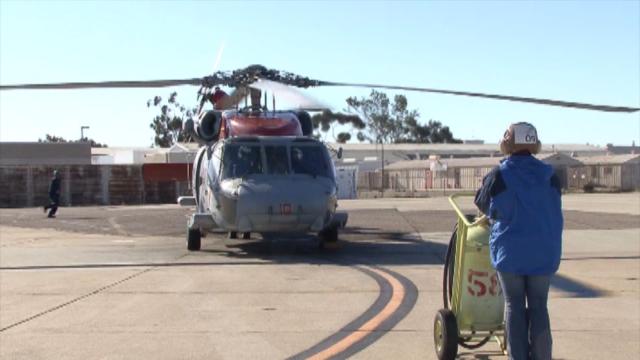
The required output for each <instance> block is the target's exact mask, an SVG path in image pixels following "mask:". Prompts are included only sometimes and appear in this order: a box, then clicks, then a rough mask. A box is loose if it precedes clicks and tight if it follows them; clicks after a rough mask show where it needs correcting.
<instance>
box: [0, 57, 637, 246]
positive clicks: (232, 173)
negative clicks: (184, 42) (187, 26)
mask: <svg viewBox="0 0 640 360" xmlns="http://www.w3.org/2000/svg"><path fill="white" fill-rule="evenodd" d="M177 85H195V86H200V90H199V91H198V98H199V106H198V114H199V115H198V117H197V119H198V120H197V121H195V122H194V121H186V122H185V123H184V130H185V131H187V132H188V133H190V134H192V136H193V137H194V139H195V140H196V141H197V142H198V143H200V144H201V145H202V147H201V148H200V149H199V150H198V152H197V155H196V157H195V160H194V164H193V165H194V166H193V174H192V185H193V186H192V188H193V196H189V197H181V198H179V199H178V203H179V204H181V205H183V206H195V212H194V213H193V214H192V215H191V216H190V218H189V220H188V224H187V248H188V249H189V250H191V251H197V250H200V248H201V238H202V236H204V235H206V234H207V233H208V232H210V231H213V230H214V229H220V230H223V231H225V232H228V236H229V238H232V239H234V238H237V237H238V234H242V237H243V238H244V239H248V238H250V236H251V233H263V234H264V233H309V232H311V233H317V234H318V235H319V238H320V240H321V241H320V244H328V243H334V242H335V241H337V239H338V230H339V229H340V228H342V227H344V226H345V225H346V223H347V221H348V215H347V214H346V213H343V212H338V211H337V205H338V204H337V199H336V190H337V188H336V180H335V168H334V165H333V161H332V158H331V154H330V152H329V150H328V149H327V147H326V146H325V145H324V144H323V143H322V142H320V141H318V140H316V139H314V138H313V137H312V136H311V135H312V132H313V124H312V121H311V117H310V115H309V112H313V111H320V110H323V109H325V108H326V106H324V105H322V104H318V103H317V102H314V101H309V100H308V99H307V98H306V97H305V96H304V95H302V93H300V92H298V91H297V90H295V89H294V87H298V88H309V87H318V86H350V87H366V88H381V89H389V90H405V91H417V92H427V93H440V94H449V95H459V96H470V97H479V98H488V99H495V100H505V101H516V102H524V103H533V104H540V105H549V106H560V107H568V108H576V109H586V110H595V111H606V112H635V111H638V110H640V109H638V108H633V107H623V106H609V105H595V104H587V103H578V102H570V101H561V100H551V99H539V98H529V97H518V96H509V95H496V94H485V93H476V92H466V91H453V90H442V89H432V88H418V87H406V86H389V85H376V84H359V83H345V82H331V81H322V80H314V79H310V78H308V77H303V76H300V75H296V74H292V73H289V72H284V71H278V70H273V69H268V68H266V67H264V66H262V65H251V66H248V67H246V68H243V69H239V70H235V71H230V72H229V71H227V72H223V71H217V72H215V73H214V74H213V75H210V76H205V77H203V78H191V79H177V80H149V81H106V82H74V83H54V84H21V85H0V90H20V89H33V90H35V89H82V88H152V87H168V86H177ZM219 86H226V87H230V88H234V90H233V91H232V92H231V94H228V95H227V94H226V93H224V92H223V91H222V90H220V88H219ZM268 91H271V92H272V102H271V109H269V108H268V98H267V92H268ZM263 92H264V94H265V97H264V98H263V97H262V93H263ZM276 94H278V96H285V97H287V96H288V97H294V98H296V99H298V100H300V99H302V100H301V101H299V103H300V105H299V106H298V108H297V109H296V110H276V104H275V101H276V96H275V95H276ZM247 98H250V100H251V103H250V104H247V103H246V99H247ZM263 99H264V101H263ZM243 100H244V101H245V106H243V107H240V103H241V102H242V101H243ZM207 102H210V103H211V104H212V105H213V110H204V106H205V104H206V103H207ZM335 155H336V156H337V157H340V156H341V151H340V150H338V151H335Z"/></svg>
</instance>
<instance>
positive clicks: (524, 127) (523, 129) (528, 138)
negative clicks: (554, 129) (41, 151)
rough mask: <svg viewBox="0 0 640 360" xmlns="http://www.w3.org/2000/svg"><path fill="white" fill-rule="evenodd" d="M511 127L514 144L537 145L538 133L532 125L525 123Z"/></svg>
mask: <svg viewBox="0 0 640 360" xmlns="http://www.w3.org/2000/svg"><path fill="white" fill-rule="evenodd" d="M511 126H512V127H511V129H512V131H513V140H514V141H513V143H514V144H516V145H520V144H536V143H538V131H536V128H535V127H534V126H533V125H531V124H529V123H527V122H519V123H515V124H513V125H511Z"/></svg>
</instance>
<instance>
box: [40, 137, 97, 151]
mask: <svg viewBox="0 0 640 360" xmlns="http://www.w3.org/2000/svg"><path fill="white" fill-rule="evenodd" d="M38 142H39V143H83V142H88V143H90V144H91V147H94V148H95V147H105V148H106V147H107V144H100V143H99V142H97V141H95V140H93V139H89V138H87V137H86V136H85V137H84V138H82V139H80V140H67V139H65V138H63V137H60V136H55V135H50V134H46V135H45V137H44V139H38Z"/></svg>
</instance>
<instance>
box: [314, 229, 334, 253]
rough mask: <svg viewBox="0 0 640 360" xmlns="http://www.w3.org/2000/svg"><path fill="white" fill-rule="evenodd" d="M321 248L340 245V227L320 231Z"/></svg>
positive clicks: (331, 247) (332, 247)
mask: <svg viewBox="0 0 640 360" xmlns="http://www.w3.org/2000/svg"><path fill="white" fill-rule="evenodd" d="M318 237H319V238H320V248H322V249H334V248H336V247H337V246H338V227H335V226H334V227H331V228H328V229H324V230H322V231H320V232H319V233H318Z"/></svg>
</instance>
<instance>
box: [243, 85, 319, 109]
mask: <svg viewBox="0 0 640 360" xmlns="http://www.w3.org/2000/svg"><path fill="white" fill-rule="evenodd" d="M248 86H249V87H251V88H254V89H258V90H261V91H269V92H271V93H272V94H273V95H275V97H276V99H278V100H283V101H284V102H285V103H287V104H289V105H290V106H292V107H293V108H294V109H297V110H308V111H322V110H325V109H329V108H330V107H329V106H327V105H326V104H323V103H322V102H320V101H318V100H316V99H314V98H312V97H311V96H309V95H307V94H305V93H303V92H301V91H300V90H298V89H296V88H293V87H291V86H289V85H286V84H283V83H280V82H277V81H271V80H266V79H258V80H257V81H255V82H253V83H251V84H250V85H248Z"/></svg>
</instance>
